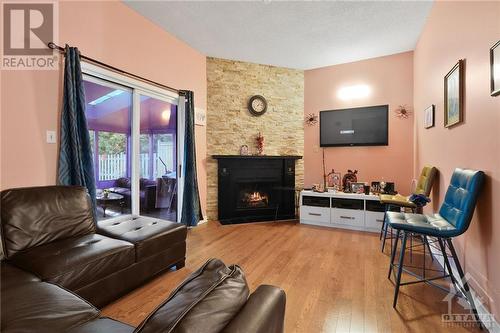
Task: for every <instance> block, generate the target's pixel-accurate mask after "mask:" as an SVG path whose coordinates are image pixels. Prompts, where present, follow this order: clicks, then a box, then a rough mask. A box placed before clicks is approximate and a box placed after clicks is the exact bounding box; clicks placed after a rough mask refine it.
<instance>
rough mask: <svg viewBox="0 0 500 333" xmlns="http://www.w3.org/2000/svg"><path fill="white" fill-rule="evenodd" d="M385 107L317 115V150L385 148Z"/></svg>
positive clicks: (387, 129) (386, 113) (386, 136)
mask: <svg viewBox="0 0 500 333" xmlns="http://www.w3.org/2000/svg"><path fill="white" fill-rule="evenodd" d="M388 114H389V105H379V106H368V107H362V108H351V109H340V110H328V111H321V112H320V113H319V126H320V146H321V147H342V146H387V145H388V144H389V134H388V132H389V125H388Z"/></svg>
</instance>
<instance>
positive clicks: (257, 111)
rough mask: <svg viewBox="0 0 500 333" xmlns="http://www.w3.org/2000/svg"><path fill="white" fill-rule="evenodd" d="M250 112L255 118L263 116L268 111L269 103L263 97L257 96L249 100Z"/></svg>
mask: <svg viewBox="0 0 500 333" xmlns="http://www.w3.org/2000/svg"><path fill="white" fill-rule="evenodd" d="M248 111H250V113H251V114H253V115H254V116H262V115H263V114H264V113H266V111H267V101H266V99H265V98H264V97H263V96H260V95H255V96H252V97H250V99H249V100H248Z"/></svg>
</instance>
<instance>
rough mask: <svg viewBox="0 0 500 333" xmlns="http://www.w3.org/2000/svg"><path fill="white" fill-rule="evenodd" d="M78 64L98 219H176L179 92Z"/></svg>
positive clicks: (179, 141)
mask: <svg viewBox="0 0 500 333" xmlns="http://www.w3.org/2000/svg"><path fill="white" fill-rule="evenodd" d="M82 67H83V71H84V73H86V74H84V89H85V93H86V116H87V123H88V128H89V134H90V137H91V143H92V149H93V154H94V155H93V156H94V169H95V178H96V188H97V198H96V199H97V206H98V207H97V219H98V220H103V219H111V218H130V217H133V216H138V215H141V216H149V217H154V218H161V219H165V220H169V221H177V219H178V218H177V215H178V214H177V212H178V210H179V209H178V205H179V202H178V201H179V200H177V198H178V197H179V195H180V193H179V186H178V184H179V180H180V176H181V175H178V172H177V170H179V167H178V165H179V152H178V148H177V147H178V146H179V144H181V143H182V137H181V138H179V135H178V133H179V132H180V133H182V132H183V131H182V129H181V130H180V131H178V129H179V126H178V122H179V120H180V119H181V118H183V117H182V116H179V114H178V113H179V111H181V110H178V107H177V104H178V100H179V98H178V96H176V95H174V94H172V93H170V92H165V93H164V92H163V91H161V89H159V88H157V87H150V86H148V85H147V84H143V83H142V82H136V81H134V80H131V79H129V78H127V77H123V76H120V75H119V74H116V73H112V72H108V71H106V70H103V69H100V68H96V67H95V66H92V65H90V64H85V65H84V66H82Z"/></svg>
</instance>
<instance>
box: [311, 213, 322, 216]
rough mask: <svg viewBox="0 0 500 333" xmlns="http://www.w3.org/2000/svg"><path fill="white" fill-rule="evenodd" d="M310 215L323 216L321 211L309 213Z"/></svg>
mask: <svg viewBox="0 0 500 333" xmlns="http://www.w3.org/2000/svg"><path fill="white" fill-rule="evenodd" d="M309 215H312V216H321V214H320V213H309Z"/></svg>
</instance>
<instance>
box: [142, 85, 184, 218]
mask: <svg viewBox="0 0 500 333" xmlns="http://www.w3.org/2000/svg"><path fill="white" fill-rule="evenodd" d="M139 138H140V139H139V142H140V145H139V146H140V148H139V149H140V163H139V164H140V170H139V172H140V176H141V178H140V181H139V189H140V197H141V200H140V210H141V211H142V214H143V215H146V216H151V217H159V218H162V219H165V220H170V221H177V105H175V104H172V103H170V102H169V101H167V100H162V99H159V98H158V97H153V96H148V95H145V94H141V95H140V136H139Z"/></svg>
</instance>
